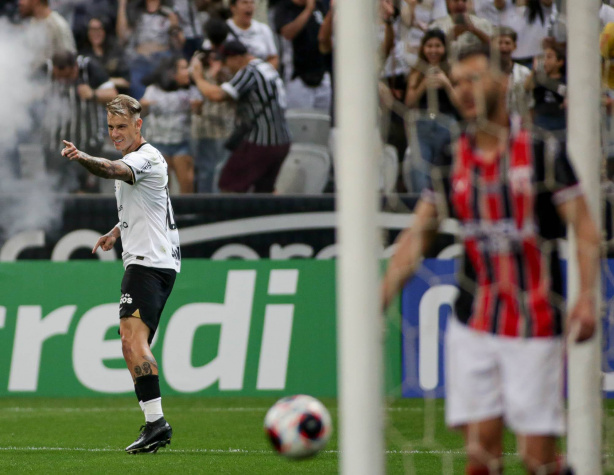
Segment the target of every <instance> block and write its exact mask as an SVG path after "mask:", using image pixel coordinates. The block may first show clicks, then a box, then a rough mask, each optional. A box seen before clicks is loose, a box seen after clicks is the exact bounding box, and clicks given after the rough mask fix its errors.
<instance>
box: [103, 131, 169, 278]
mask: <svg viewBox="0 0 614 475" xmlns="http://www.w3.org/2000/svg"><path fill="white" fill-rule="evenodd" d="M121 160H123V161H124V163H126V165H128V166H129V167H130V168H131V169H132V172H133V174H134V184H132V185H131V184H129V183H126V182H125V181H121V180H116V181H115V197H116V199H117V212H118V214H119V223H118V227H119V228H120V231H121V237H122V247H123V253H122V258H123V260H124V268H126V267H128V266H129V265H130V264H139V265H142V266H146V267H158V268H162V269H174V270H175V271H177V272H179V270H180V268H181V251H180V249H179V231H177V225H176V224H175V217H174V214H173V207H172V206H171V199H170V197H169V194H168V187H167V184H168V166H167V164H166V161H165V160H164V157H163V156H162V154H161V153H160V152H159V151H158V150H157V149H156V148H154V147H153V146H151V145H150V144H148V143H144V144H143V145H141V146H140V147H139V148H138V149H137V150H135V151H134V152H131V153H129V154H127V155H125V156H124V157H123V158H122V159H121Z"/></svg>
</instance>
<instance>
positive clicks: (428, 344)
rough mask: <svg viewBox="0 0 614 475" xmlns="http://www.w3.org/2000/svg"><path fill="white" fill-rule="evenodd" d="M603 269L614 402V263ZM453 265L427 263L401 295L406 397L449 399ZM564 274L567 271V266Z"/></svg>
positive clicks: (607, 372)
mask: <svg viewBox="0 0 614 475" xmlns="http://www.w3.org/2000/svg"><path fill="white" fill-rule="evenodd" d="M606 265H607V267H606V268H604V269H603V278H602V289H603V295H604V297H605V298H604V301H603V308H604V310H605V315H604V318H603V335H604V338H603V359H602V361H603V364H602V369H603V389H604V391H605V392H606V396H607V397H614V325H612V323H611V322H614V259H610V260H608V262H607V264H606ZM454 272H455V268H454V261H453V260H441V259H426V260H425V261H424V262H423V268H422V269H421V270H420V272H419V273H418V275H417V277H415V278H414V279H413V280H412V281H411V282H409V283H408V284H407V285H406V286H405V288H404V290H403V294H402V299H401V313H402V318H403V329H404V333H403V351H402V355H403V356H402V358H403V364H402V374H403V375H402V378H403V390H402V394H403V396H404V397H424V396H425V395H428V396H430V397H444V396H445V391H444V373H443V371H444V370H443V351H444V349H443V335H444V332H445V328H446V323H447V319H448V317H449V315H450V313H451V310H452V303H453V302H454V300H455V298H456V295H457V292H458V290H457V289H456V279H455V276H454ZM563 273H564V275H565V274H566V266H565V265H564V263H563Z"/></svg>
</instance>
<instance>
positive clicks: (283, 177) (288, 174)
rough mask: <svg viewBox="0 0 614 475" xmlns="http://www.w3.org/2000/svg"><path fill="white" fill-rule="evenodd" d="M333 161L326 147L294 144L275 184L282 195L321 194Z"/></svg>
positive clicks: (278, 192) (277, 191)
mask: <svg viewBox="0 0 614 475" xmlns="http://www.w3.org/2000/svg"><path fill="white" fill-rule="evenodd" d="M330 167H331V159H330V155H329V154H328V151H327V149H326V147H324V146H321V145H316V144H307V143H293V144H292V146H291V148H290V153H289V154H288V156H287V157H286V160H285V161H284V163H283V165H282V167H281V170H280V171H279V175H278V176H277V182H276V184H275V191H276V193H277V194H280V195H289V194H299V195H302V194H320V193H322V191H324V187H325V186H326V183H327V181H328V176H329V173H330Z"/></svg>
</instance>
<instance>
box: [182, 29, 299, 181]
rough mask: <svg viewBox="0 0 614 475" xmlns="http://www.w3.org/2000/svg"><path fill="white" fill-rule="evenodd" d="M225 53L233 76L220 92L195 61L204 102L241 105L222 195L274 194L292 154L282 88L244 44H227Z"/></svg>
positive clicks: (272, 70) (271, 70)
mask: <svg viewBox="0 0 614 475" xmlns="http://www.w3.org/2000/svg"><path fill="white" fill-rule="evenodd" d="M221 53H222V58H223V62H224V64H225V65H226V66H227V67H228V69H229V70H230V72H231V73H233V74H234V77H233V78H232V79H231V80H230V81H228V82H225V83H224V84H222V85H221V86H218V85H216V84H212V83H211V82H209V81H207V80H206V79H205V78H204V77H203V74H202V69H203V66H202V63H201V61H200V60H199V59H198V58H193V59H192V75H193V78H194V81H195V82H196V85H197V86H198V89H199V90H200V92H201V93H202V95H203V96H205V97H206V98H207V99H209V100H211V101H215V102H222V101H227V100H233V101H236V102H237V119H238V120H237V121H236V123H235V128H234V131H233V133H232V135H231V137H230V138H229V139H228V140H227V141H226V147H227V148H228V149H230V150H232V154H231V155H230V158H229V159H228V161H227V162H226V164H225V165H224V168H223V170H222V174H221V176H220V180H219V187H220V190H221V191H222V192H229V193H246V192H248V191H254V192H260V193H267V192H272V191H273V189H274V186H275V180H276V178H277V174H278V173H279V169H280V168H281V164H282V163H283V161H284V159H285V158H286V155H288V152H289V151H290V133H289V131H288V125H287V123H286V118H285V108H286V97H285V90H284V85H283V82H282V80H281V78H280V77H279V74H278V73H277V70H276V69H275V68H274V67H273V66H271V64H270V63H268V62H265V61H263V60H261V59H258V58H255V57H254V56H252V55H251V54H249V53H248V52H247V48H246V47H245V45H244V44H243V43H241V42H239V41H236V40H231V41H227V42H226V43H224V45H223V46H222V48H221Z"/></svg>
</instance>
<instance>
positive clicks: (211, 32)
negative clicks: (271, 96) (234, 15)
mask: <svg viewBox="0 0 614 475" xmlns="http://www.w3.org/2000/svg"><path fill="white" fill-rule="evenodd" d="M204 30H205V34H206V36H207V39H206V40H205V41H204V43H203V45H202V47H201V49H200V51H197V53H196V57H197V58H198V59H199V61H200V63H201V65H202V75H203V77H204V79H206V80H207V81H208V82H210V83H212V84H216V85H218V86H221V85H222V84H223V83H224V82H226V81H228V80H230V79H231V78H232V75H231V74H230V72H229V71H228V69H227V68H224V67H222V57H221V48H222V45H223V44H224V41H225V40H226V36H227V35H228V26H227V25H226V22H225V21H224V20H222V19H221V18H211V19H210V20H209V21H207V22H206V23H205V25H204ZM234 117H235V104H234V102H232V101H221V102H215V101H211V100H209V99H207V98H204V100H203V104H202V107H201V108H200V110H198V111H197V112H196V113H195V114H193V115H192V140H193V148H194V166H195V188H196V192H197V193H217V192H219V188H218V185H217V179H218V177H219V174H220V171H221V168H222V166H223V164H224V163H225V162H226V160H227V159H228V156H229V152H228V150H227V149H226V148H225V147H224V142H226V140H227V139H228V137H229V136H230V134H231V133H232V129H233V123H234Z"/></svg>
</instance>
